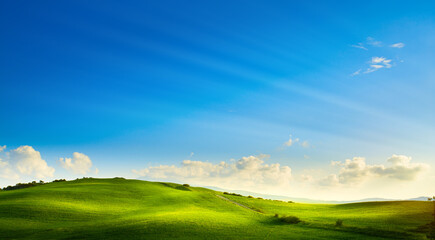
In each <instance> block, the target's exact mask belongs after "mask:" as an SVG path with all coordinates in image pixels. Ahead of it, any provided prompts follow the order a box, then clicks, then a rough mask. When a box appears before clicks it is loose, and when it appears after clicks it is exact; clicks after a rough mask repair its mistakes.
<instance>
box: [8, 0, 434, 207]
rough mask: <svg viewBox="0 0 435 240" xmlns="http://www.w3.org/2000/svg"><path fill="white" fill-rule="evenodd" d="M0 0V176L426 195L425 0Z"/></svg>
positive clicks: (430, 78) (344, 195)
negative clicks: (125, 179)
mask: <svg viewBox="0 0 435 240" xmlns="http://www.w3.org/2000/svg"><path fill="white" fill-rule="evenodd" d="M0 4H1V7H0V28H1V32H2V37H1V38H0V49H1V53H2V54H1V58H0V64H1V65H0V66H1V67H0V108H1V113H2V114H1V117H0V146H3V145H5V146H6V148H4V149H3V150H2V151H1V152H0V159H2V160H1V161H0V170H1V169H3V170H2V171H3V172H2V171H0V185H1V186H5V185H8V184H13V183H15V182H17V181H29V180H33V179H36V178H38V177H37V176H39V177H45V178H47V179H53V178H76V177H81V176H94V177H114V176H125V177H129V178H138V177H139V178H142V179H150V180H166V181H178V182H190V183H193V184H197V185H206V186H207V185H220V183H224V182H227V184H221V185H220V187H227V188H229V187H232V188H233V189H234V188H235V189H244V190H252V189H253V188H255V189H260V190H261V191H264V192H270V193H278V194H283V195H291V196H305V197H310V194H309V192H304V191H303V189H305V188H306V189H310V190H313V191H314V190H315V191H317V192H319V196H320V197H322V198H325V199H350V198H356V197H377V196H384V197H398V198H400V197H415V196H417V195H430V194H432V193H433V192H434V191H435V189H434V187H430V186H427V184H423V183H424V182H427V181H433V180H435V178H434V175H435V174H434V169H433V166H434V165H435V160H434V156H435V148H434V147H433V146H435V138H434V137H433V136H434V135H435V127H434V126H433V122H435V95H434V94H433V93H434V92H435V81H434V76H435V69H434V68H433V66H435V54H433V53H434V52H435V19H434V14H433V11H432V9H434V8H435V6H434V5H435V4H434V3H433V2H431V1H413V2H412V3H410V2H409V1H381V2H379V1H364V2H361V3H351V2H348V1H300V2H294V1H237V2H234V1H207V2H205V1H188V2H181V1H154V2H152V1H145V2H144V1H129V2H128V3H125V2H123V1H92V2H88V1H72V2H66V1H61V2H59V1H40V2H35V1H7V2H2V3H0ZM290 135H291V136H290ZM289 139H292V144H289V143H288V141H289ZM286 143H287V144H286ZM22 146H31V149H30V148H20V147H22ZM17 149H19V150H17ZM12 152H14V153H17V152H19V154H24V155H19V154H18V153H17V154H18V155H17V154H12ZM35 152H38V153H40V155H41V156H40V157H39V158H38V156H36V155H37V154H36V155H35ZM74 152H77V153H80V154H83V155H78V154H76V155H73V153H74ZM26 154H27V155H26ZM264 154H267V155H268V156H267V157H265V155H264ZM393 155H394V156H396V157H393ZM14 156H15V157H14ZM30 156H31V157H30ZM35 156H36V160H35ZM250 156H252V157H253V158H249V157H250ZM397 156H401V157H397ZM60 158H63V159H65V158H71V162H70V163H69V164H67V163H66V162H65V160H63V161H62V160H60ZM360 158H364V160H361V159H360ZM411 158H412V160H410V161H408V160H409V159H411ZM243 159H245V160H246V161H245V160H243ZM346 159H348V160H349V162H348V163H349V164H347V165H346ZM395 159H396V160H397V159H400V160H397V161H396V160H395ZM33 160H35V162H33ZM183 160H190V161H192V162H194V163H195V166H191V165H189V164H190V163H186V162H184V163H182V161H183ZM222 161H224V162H225V163H227V164H229V165H228V166H226V167H223V170H216V169H217V168H219V167H217V165H218V164H219V163H220V162H222ZM337 161H340V162H341V163H336V162H337ZM90 162H91V165H89V163H90ZM242 162H247V163H248V162H249V163H255V164H254V165H249V166H254V167H252V168H249V169H251V170H252V171H254V173H253V174H252V175H251V176H256V175H255V174H259V175H258V177H255V179H254V177H253V178H249V179H248V178H246V177H243V176H244V174H245V175H249V174H247V173H248V172H243V171H241V169H242V168H240V166H242V165H240V164H242ZM331 162H332V163H331ZM44 163H45V164H46V165H47V168H46V167H45V165H44ZM353 163H355V164H356V163H358V164H356V165H357V166H358V167H357V168H352V166H353V165H352V164H353ZM360 163H361V164H362V163H364V164H363V165H364V166H363V165H361V164H360ZM38 164H42V165H44V167H41V165H38ZM204 164H205V165H204ZM238 164H239V165H238ZM274 164H279V167H278V168H276V169H278V170H276V169H275V168H274V167H273V168H274V169H275V170H276V171H278V175H279V174H282V176H281V175H280V176H281V177H279V178H277V179H275V178H270V177H268V176H269V175H267V174H269V172H268V171H269V170H270V169H271V168H272V167H271V166H275V167H276V165H274ZM172 165H173V166H174V167H172V168H171V166H172ZM20 166H21V167H20ZM23 166H27V167H26V169H27V170H23ZM29 166H33V167H29ZM159 166H160V168H158V167H159ZM379 166H382V167H383V168H381V169H382V170H379V168H378V167H379ZM431 166H432V167H431ZM284 167H288V168H289V169H291V173H290V172H287V170H286V168H285V169H284ZM49 168H50V169H49ZM51 168H53V169H55V170H54V172H52V171H51ZM41 169H42V170H41ZM44 169H45V170H44ZM96 169H98V173H97V172H96ZM171 169H172V170H171ZM173 169H176V171H175V172H174V170H173ZM219 169H220V168H219ZM234 169H236V170H234ZM243 169H245V168H243ZM246 169H248V168H246ZM246 169H245V170H246ZM355 169H356V170H355ZM132 170H133V171H132ZM245 170H244V171H245ZM251 170H250V171H251ZM275 170H270V171H272V172H273V171H275ZM38 171H42V172H44V171H45V172H44V174H42V175H38ZM216 171H217V172H216ZM246 171H247V170H246ZM197 172H201V173H203V172H205V173H206V174H205V175H201V174H199V175H195V174H197ZM223 172H225V174H224V173H223ZM250 173H252V172H250ZM260 173H261V174H260ZM274 173H276V172H274ZM404 173H406V174H409V175H406V176H405V175H401V174H404ZM262 174H266V175H267V176H266V175H262ZM352 174H353V175H352ZM272 175H274V174H272ZM275 175H276V174H275ZM349 175H352V176H353V178H351V179H349V177H348V176H349ZM2 176H3V177H2ZM355 176H357V177H356V178H355ZM38 179H39V178H38ZM373 179H377V180H373ZM372 181H374V182H372ZM235 182H241V183H240V184H234V183H235ZM277 182H279V183H277ZM244 183H246V184H244ZM381 185H382V186H385V187H384V188H383V187H380V186H381ZM423 185H425V186H423ZM273 186H279V188H276V189H275V188H274V187H273ZM374 186H376V187H374ZM404 187H405V188H408V189H411V188H412V189H413V190H409V191H405V192H403V191H401V189H403V188H404ZM385 189H388V191H385ZM322 191H323V192H322ZM331 192H333V193H334V194H333V195H331ZM355 192H358V193H361V194H360V195H355ZM322 193H323V195H322Z"/></svg>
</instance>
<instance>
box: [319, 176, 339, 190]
mask: <svg viewBox="0 0 435 240" xmlns="http://www.w3.org/2000/svg"><path fill="white" fill-rule="evenodd" d="M318 184H319V185H320V186H323V187H333V186H337V185H339V180H338V177H337V175H335V174H330V175H328V176H327V177H326V178H324V179H322V180H320V181H318Z"/></svg>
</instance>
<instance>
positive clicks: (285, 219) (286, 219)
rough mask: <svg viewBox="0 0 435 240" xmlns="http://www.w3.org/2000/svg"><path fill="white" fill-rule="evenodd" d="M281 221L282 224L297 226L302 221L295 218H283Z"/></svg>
mask: <svg viewBox="0 0 435 240" xmlns="http://www.w3.org/2000/svg"><path fill="white" fill-rule="evenodd" d="M279 219H280V220H281V222H284V223H288V224H297V223H300V222H301V220H300V219H299V218H298V217H295V216H282V217H280V218H279Z"/></svg>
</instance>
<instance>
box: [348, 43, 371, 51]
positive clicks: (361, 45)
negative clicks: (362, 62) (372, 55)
mask: <svg viewBox="0 0 435 240" xmlns="http://www.w3.org/2000/svg"><path fill="white" fill-rule="evenodd" d="M351 47H354V48H359V49H363V50H366V51H367V50H368V49H367V48H366V47H364V45H363V44H362V43H358V44H354V45H351Z"/></svg>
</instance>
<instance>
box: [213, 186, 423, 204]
mask: <svg viewBox="0 0 435 240" xmlns="http://www.w3.org/2000/svg"><path fill="white" fill-rule="evenodd" d="M205 188H209V189H213V190H215V191H221V192H233V193H238V194H242V195H246V196H249V195H251V196H254V197H261V198H265V199H272V200H283V201H294V202H299V203H327V204H343V203H357V202H384V201H427V199H428V197H424V196H422V197H417V198H410V199H392V198H364V199H357V200H350V201H331V200H318V199H309V198H295V197H288V196H280V195H271V194H262V193H256V192H250V191H244V190H228V189H223V188H218V187H212V186H205Z"/></svg>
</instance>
